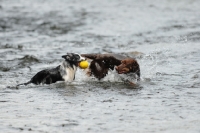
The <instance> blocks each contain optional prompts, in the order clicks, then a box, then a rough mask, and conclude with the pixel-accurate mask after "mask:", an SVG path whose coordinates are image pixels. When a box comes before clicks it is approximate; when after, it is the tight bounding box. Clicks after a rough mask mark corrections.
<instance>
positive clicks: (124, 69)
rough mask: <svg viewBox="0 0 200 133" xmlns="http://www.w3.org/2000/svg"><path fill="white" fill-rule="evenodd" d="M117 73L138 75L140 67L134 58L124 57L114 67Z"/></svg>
mask: <svg viewBox="0 0 200 133" xmlns="http://www.w3.org/2000/svg"><path fill="white" fill-rule="evenodd" d="M115 69H116V70H117V72H118V73H119V74H127V73H130V72H132V73H135V74H137V75H138V76H139V77H140V67H139V64H138V63H137V61H136V60H134V59H132V58H128V59H124V60H122V61H121V64H120V65H119V66H117V67H115Z"/></svg>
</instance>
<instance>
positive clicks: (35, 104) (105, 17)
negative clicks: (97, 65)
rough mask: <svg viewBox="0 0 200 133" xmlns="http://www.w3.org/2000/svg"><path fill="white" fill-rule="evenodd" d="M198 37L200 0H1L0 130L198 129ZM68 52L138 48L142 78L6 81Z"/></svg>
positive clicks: (172, 132)
mask: <svg viewBox="0 0 200 133" xmlns="http://www.w3.org/2000/svg"><path fill="white" fill-rule="evenodd" d="M199 42H200V1H199V0H179V1H178V0H162V1H160V0H140V1H136V0H123V1H121V0H115V1H107V0H96V1H90V0H74V1H70V0H51V1H48V0H29V1H27V0H0V62H1V63H0V132H1V133H8V132H15V133H16V132H48V133H53V132H60V133H62V132H77V133H78V132H109V133H111V132H127V133H130V132H139V133H144V132H158V133H159V132H166V133H199V132H200V67H199V66H200V43H199ZM67 52H77V53H123V54H126V55H128V56H131V57H135V58H136V59H137V60H138V62H139V64H140V67H141V75H142V77H141V81H140V82H137V85H136V86H135V87H132V86H129V85H127V84H124V83H123V82H122V81H120V79H119V78H118V76H117V75H116V73H115V72H110V73H109V75H108V76H107V77H106V78H105V79H103V80H102V81H97V80H95V79H94V78H92V77H91V78H89V77H87V76H85V74H84V72H83V70H78V71H77V74H76V80H75V81H74V82H72V83H63V82H58V83H55V84H51V85H38V86H37V85H33V84H31V85H28V86H21V87H19V88H14V87H13V86H15V85H16V84H18V83H23V82H27V81H28V80H29V79H30V78H31V77H32V76H33V75H34V74H35V73H37V72H38V71H40V70H42V69H45V68H51V67H55V66H57V65H59V64H60V62H61V61H62V59H61V56H62V55H63V54H65V53H67ZM7 86H10V87H7Z"/></svg>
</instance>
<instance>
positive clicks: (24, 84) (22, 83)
mask: <svg viewBox="0 0 200 133" xmlns="http://www.w3.org/2000/svg"><path fill="white" fill-rule="evenodd" d="M30 83H32V82H31V80H30V81H28V82H26V83H22V84H18V85H17V86H16V87H18V86H20V85H28V84H30Z"/></svg>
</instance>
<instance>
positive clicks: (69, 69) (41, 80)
mask: <svg viewBox="0 0 200 133" xmlns="http://www.w3.org/2000/svg"><path fill="white" fill-rule="evenodd" d="M62 58H64V59H65V60H64V61H63V62H62V63H61V65H59V66H57V67H56V68H53V69H45V70H42V71H40V72H38V73H37V74H36V75H35V76H33V77H32V78H31V80H30V81H29V82H27V83H23V84H18V85H17V86H19V85H27V84H30V83H33V84H51V83H55V82H57V81H73V80H74V79H75V73H76V70H77V66H78V64H79V62H81V61H83V60H85V58H84V57H82V56H80V55H79V54H75V53H67V54H66V55H63V56H62Z"/></svg>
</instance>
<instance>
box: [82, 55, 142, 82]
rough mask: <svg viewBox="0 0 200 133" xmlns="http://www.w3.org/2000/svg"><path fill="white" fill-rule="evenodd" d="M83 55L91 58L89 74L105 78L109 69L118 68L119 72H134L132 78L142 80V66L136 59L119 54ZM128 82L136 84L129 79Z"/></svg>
mask: <svg viewBox="0 0 200 133" xmlns="http://www.w3.org/2000/svg"><path fill="white" fill-rule="evenodd" d="M81 56H83V57H85V58H88V59H91V60H92V61H91V63H90V66H89V71H88V72H87V73H88V75H89V76H92V75H93V76H94V77H96V78H97V79H99V80H100V79H102V78H104V77H105V76H106V75H107V74H108V71H109V70H114V69H115V70H116V71H117V73H118V74H127V75H129V74H132V75H131V76H133V77H132V78H135V79H137V80H140V66H139V64H138V62H137V61H136V59H134V58H129V57H125V56H122V55H119V54H81ZM128 83H130V84H134V83H132V82H131V81H129V80H128Z"/></svg>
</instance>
